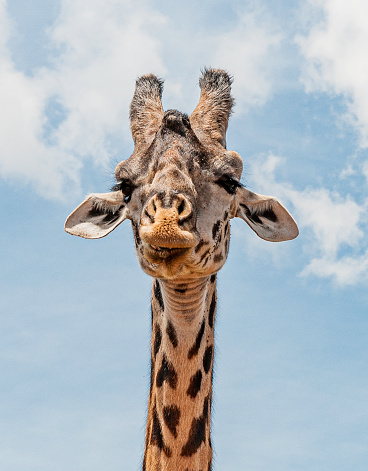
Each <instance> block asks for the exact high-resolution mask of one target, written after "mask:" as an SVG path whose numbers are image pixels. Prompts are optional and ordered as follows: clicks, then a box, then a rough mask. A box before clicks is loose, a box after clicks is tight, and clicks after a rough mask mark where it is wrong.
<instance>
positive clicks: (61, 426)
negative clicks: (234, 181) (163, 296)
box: [0, 0, 368, 471]
mask: <svg viewBox="0 0 368 471" xmlns="http://www.w3.org/2000/svg"><path fill="white" fill-rule="evenodd" d="M367 18H368V6H367V5H366V2H364V1H363V0H351V1H350V2H343V1H342V0H303V2H298V1H284V2H272V1H270V0H269V1H267V0H261V1H258V2H252V1H249V2H247V1H223V0H215V1H211V2H209V1H202V2H200V3H197V2H194V1H187V2H181V3H176V2H175V3H174V2H169V1H161V2H155V1H151V2H149V1H146V0H139V1H134V2H133V1H129V0H119V1H118V0H104V2H101V1H98V0H89V1H83V0H73V1H70V0H58V1H56V0H55V1H53V0H48V1H44V0H27V1H26V0H8V1H5V0H0V103H1V107H0V129H1V132H0V195H1V202H2V204H1V220H2V221H3V222H2V230H1V231H0V242H1V245H0V247H1V249H0V251H1V268H2V269H1V274H0V277H1V280H0V281H1V282H0V311H1V314H0V315H1V317H0V322H1V342H0V364H1V372H2V373H1V377H0V382H1V386H0V424H1V426H0V456H1V468H2V470H4V471H36V470H37V471H50V470H52V471H59V470H60V471H61V470H65V469H77V470H78V471H83V470H86V471H87V470H88V471H94V470H96V471H97V470H101V469H106V470H109V471H110V470H111V471H115V470H121V469H132V470H138V469H139V468H140V461H141V456H142V453H143V444H144V425H145V411H146V396H147V390H148V379H149V338H150V332H149V303H150V283H151V281H150V279H149V278H148V277H147V276H146V275H144V274H143V273H142V271H141V270H140V268H139V267H138V263H137V261H136V258H135V254H134V250H133V240H132V234H131V228H130V227H129V224H128V223H124V224H123V225H122V226H120V227H119V229H118V230H116V231H114V232H113V233H111V234H110V235H109V237H107V238H105V239H101V240H98V241H89V240H82V239H79V238H74V237H71V236H69V235H68V234H66V233H64V231H63V223H64V220H65V218H66V216H67V215H68V214H69V213H70V212H71V211H72V210H73V209H74V207H75V206H76V205H77V204H79V202H80V201H81V200H82V199H83V197H84V195H85V194H87V193H89V192H105V191H107V190H108V189H109V188H110V187H111V185H112V183H113V169H114V166H115V164H116V163H117V162H118V161H120V160H122V159H125V158H127V157H129V155H130V153H131V151H132V148H133V145H132V140H131V137H130V133H129V122H128V107H129V102H130V99H131V97H132V93H133V89H134V82H135V78H136V77H137V76H139V75H140V74H143V73H147V72H153V73H155V74H157V75H158V76H161V77H163V78H165V92H164V98H163V103H164V107H165V109H169V108H178V109H180V110H181V111H184V112H187V113H190V112H191V111H192V109H193V108H194V107H195V105H196V102H197V100H198V97H199V89H198V85H197V82H198V76H199V73H200V69H201V68H203V67H204V66H215V67H221V68H226V69H227V70H228V71H229V72H231V73H232V74H233V75H234V79H235V81H234V85H233V94H234V97H235V99H236V108H235V111H234V114H233V116H232V118H231V121H230V126H229V131H228V139H227V141H228V147H229V148H230V149H233V150H236V151H238V152H239V153H240V154H241V155H242V156H243V159H244V164H245V171H244V176H243V181H244V183H246V185H247V186H248V187H249V188H250V189H251V190H253V191H256V192H259V193H263V194H272V195H275V196H277V197H278V198H279V199H280V200H281V201H282V202H283V203H284V204H285V206H287V208H288V209H289V210H290V212H291V213H292V214H293V216H294V217H295V219H296V220H297V222H298V224H299V227H300V236H299V237H298V238H297V239H296V240H295V241H292V242H287V243H280V244H271V243H267V242H265V241H262V240H260V239H258V238H256V236H255V234H254V233H253V232H252V231H250V230H249V228H248V227H247V226H246V225H245V224H244V223H243V222H242V221H241V220H237V221H233V224H232V241H231V249H230V255H229V259H228V261H227V263H226V265H225V267H224V268H223V270H222V272H221V274H220V276H219V311H218V319H217V327H216V328H217V350H216V371H215V402H214V422H213V441H214V447H215V468H214V469H218V470H222V471H231V470H234V469H246V470H249V471H268V470H270V469H272V470H273V471H281V470H282V471H295V470H299V471H307V470H308V471H311V470H316V471H319V470H321V471H322V470H323V471H346V470H348V469H349V470H350V469H353V470H354V471H363V470H364V471H365V470H366V464H367V462H368V451H367V443H368V412H367V396H368V381H367V377H368V375H367V373H368V371H367V370H368V368H367V365H368V358H367V356H368V355H367V341H368V338H367V337H368V322H367V318H368V312H367V307H368V294H367V285H368V241H367V224H368V217H367V206H368V197H367V188H368V111H367V110H368V88H367V87H366V83H367V77H368V56H367V53H366V51H367V47H368V28H367Z"/></svg>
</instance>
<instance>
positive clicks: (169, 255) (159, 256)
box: [146, 244, 188, 263]
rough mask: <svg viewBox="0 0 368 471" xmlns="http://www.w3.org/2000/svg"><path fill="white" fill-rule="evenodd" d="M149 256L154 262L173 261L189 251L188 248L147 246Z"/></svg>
mask: <svg viewBox="0 0 368 471" xmlns="http://www.w3.org/2000/svg"><path fill="white" fill-rule="evenodd" d="M146 247H147V256H148V258H150V259H151V260H152V261H153V262H156V263H157V262H159V261H163V260H168V259H173V258H176V257H179V256H180V255H182V254H184V253H185V252H187V251H188V248H187V247H184V248H183V247H160V246H158V245H153V244H147V246H146Z"/></svg>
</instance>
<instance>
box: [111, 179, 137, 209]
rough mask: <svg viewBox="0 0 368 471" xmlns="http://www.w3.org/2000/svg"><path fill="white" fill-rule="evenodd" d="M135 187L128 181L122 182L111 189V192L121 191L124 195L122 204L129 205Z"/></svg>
mask: <svg viewBox="0 0 368 471" xmlns="http://www.w3.org/2000/svg"><path fill="white" fill-rule="evenodd" d="M134 188H135V186H134V185H133V183H132V182H131V181H129V180H126V179H124V180H122V181H120V182H118V183H117V184H116V185H115V186H113V187H112V188H111V191H121V192H122V193H123V195H124V202H125V203H129V201H130V199H131V197H132V193H133V190H134Z"/></svg>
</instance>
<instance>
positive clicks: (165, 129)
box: [65, 69, 298, 279]
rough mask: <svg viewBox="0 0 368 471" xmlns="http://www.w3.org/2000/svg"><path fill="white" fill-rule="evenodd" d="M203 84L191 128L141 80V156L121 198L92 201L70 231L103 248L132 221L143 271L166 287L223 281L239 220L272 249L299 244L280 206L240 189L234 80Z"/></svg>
mask: <svg viewBox="0 0 368 471" xmlns="http://www.w3.org/2000/svg"><path fill="white" fill-rule="evenodd" d="M199 84H200V87H201V96H200V100H199V103H198V105H197V107H196V108H195V110H194V111H193V113H192V114H191V115H190V117H189V118H188V116H186V115H184V114H182V113H179V112H178V111H176V110H170V111H167V112H166V113H164V111H163V108H162V103H161V95H162V81H160V80H159V79H157V77H155V76H154V75H145V76H143V77H141V78H140V79H138V80H137V83H136V88H135V92H134V96H133V100H132V102H131V106H130V126H131V131H132V136H133V140H134V152H133V154H132V155H131V156H130V157H129V158H128V159H127V160H125V161H123V162H121V163H120V164H118V165H117V167H116V170H115V176H116V180H117V183H116V185H115V186H114V188H113V191H112V192H111V193H102V194H98V193H96V194H92V195H90V196H88V197H87V198H86V199H85V200H84V201H83V203H82V204H81V205H80V206H78V208H77V209H76V210H75V211H73V212H72V213H71V215H70V216H69V217H68V218H67V220H66V223H65V230H66V231H67V232H69V233H70V234H73V235H78V236H81V237H85V238H90V239H95V238H100V237H104V236H105V235H107V234H108V233H109V232H111V231H112V230H113V229H115V228H116V227H117V226H118V225H119V224H120V223H121V222H123V221H124V220H125V219H130V220H131V222H132V226H133V231H134V238H135V245H136V252H137V255H138V259H139V262H140V264H141V266H142V268H143V269H144V270H145V271H146V272H147V273H148V274H150V275H152V276H154V277H156V278H167V279H180V278H195V277H202V276H206V275H209V274H212V273H215V272H217V271H218V270H219V269H220V268H221V267H222V265H223V264H224V263H225V260H226V257H227V253H228V249H229V239H230V225H229V220H230V219H231V218H233V217H235V216H237V217H240V218H241V219H243V220H244V221H245V222H246V223H247V224H248V225H249V226H250V228H251V229H252V230H253V231H254V232H256V234H257V235H258V236H259V237H261V238H263V239H265V240H269V241H282V240H289V239H293V238H294V237H296V236H297V235H298V228H297V226H296V224H295V222H294V220H293V218H292V217H291V216H290V214H289V213H288V212H287V210H286V209H285V208H284V207H283V206H282V205H281V204H280V203H279V202H278V201H277V200H276V199H275V198H272V197H268V196H263V195H257V194H255V193H252V192H250V191H249V190H247V189H246V188H244V187H243V186H242V185H241V184H240V183H239V179H240V177H241V172H242V159H241V157H240V156H239V154H237V153H236V152H233V151H228V150H226V141H225V135H226V130H227V125H228V119H229V115H230V112H231V108H232V104H233V99H232V97H231V94H230V87H231V78H230V77H229V75H228V74H227V73H226V72H224V71H223V70H217V69H213V70H206V71H205V72H204V74H203V75H202V77H201V78H200V80H199Z"/></svg>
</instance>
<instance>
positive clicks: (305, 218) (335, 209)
mask: <svg viewBox="0 0 368 471" xmlns="http://www.w3.org/2000/svg"><path fill="white" fill-rule="evenodd" d="M257 160H258V161H259V164H258V165H257V166H256V167H255V169H254V170H255V173H254V179H255V182H256V185H257V189H259V190H260V191H263V192H265V193H266V194H270V193H271V194H274V195H275V196H276V197H278V198H280V200H281V201H282V202H284V203H285V204H286V206H287V207H289V206H291V208H289V209H290V210H291V212H292V214H293V216H294V217H295V219H296V221H297V223H298V225H299V228H300V236H299V237H300V238H301V239H302V241H303V242H302V243H303V251H304V252H305V253H306V255H307V257H308V259H309V261H308V262H307V266H306V267H305V268H304V269H303V270H302V274H303V275H311V274H314V275H317V276H320V277H331V278H334V279H335V281H336V282H337V283H339V284H345V285H347V284H355V283H357V282H359V281H361V280H362V279H363V280H364V281H366V280H367V279H368V243H367V241H366V240H365V237H364V234H365V232H366V231H364V229H366V227H365V225H366V222H367V221H366V214H367V207H368V200H367V201H366V202H365V203H363V204H358V203H357V202H356V201H354V199H353V198H352V197H351V196H350V195H346V196H341V195H340V194H338V193H336V192H332V191H330V190H328V189H326V188H313V187H309V188H306V189H304V190H302V191H298V190H296V189H295V188H293V186H292V185H290V184H289V183H284V182H281V183H279V182H276V180H275V172H276V170H277V167H278V166H279V165H280V164H281V162H282V159H281V158H280V157H277V156H274V155H269V156H267V157H263V158H260V159H257ZM345 252H348V255H347V254H346V253H345Z"/></svg>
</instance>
